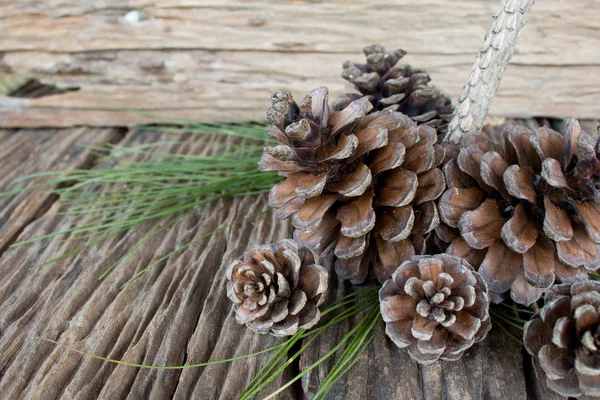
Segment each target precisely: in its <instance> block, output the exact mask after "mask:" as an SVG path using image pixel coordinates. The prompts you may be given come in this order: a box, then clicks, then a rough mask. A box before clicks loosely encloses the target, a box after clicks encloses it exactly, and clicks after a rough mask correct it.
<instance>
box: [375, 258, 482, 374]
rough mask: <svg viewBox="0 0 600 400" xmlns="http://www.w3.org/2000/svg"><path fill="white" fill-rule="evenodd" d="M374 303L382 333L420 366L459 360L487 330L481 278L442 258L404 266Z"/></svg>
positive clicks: (413, 261) (461, 262) (463, 264)
mask: <svg viewBox="0 0 600 400" xmlns="http://www.w3.org/2000/svg"><path fill="white" fill-rule="evenodd" d="M379 301H380V307H381V315H382V316H383V320H384V321H385V323H386V327H385V332H386V334H387V335H388V336H389V338H390V339H392V341H393V342H394V343H395V344H396V345H397V346H398V347H400V348H408V353H409V355H410V356H411V358H412V359H413V360H415V361H417V362H418V363H421V364H430V363H432V362H434V361H436V360H438V359H440V358H441V359H442V360H458V359H459V358H460V357H461V356H462V354H463V352H464V351H465V350H467V349H468V348H469V347H471V346H472V345H473V344H474V343H477V342H479V341H481V340H483V339H484V338H485V336H486V335H487V333H488V332H489V330H490V329H491V327H492V323H491V320H490V317H489V313H488V309H489V299H488V294H487V287H486V285H485V283H484V282H483V279H482V278H481V276H480V275H479V274H478V273H477V272H475V270H473V268H472V267H471V266H470V265H469V264H468V263H467V262H466V261H464V260H462V259H460V258H458V257H453V256H449V255H447V254H441V255H437V256H415V257H412V258H411V259H410V260H408V261H405V262H403V263H402V264H401V265H400V266H399V267H398V269H397V270H396V272H394V274H393V275H392V278H391V279H390V280H388V281H386V282H385V283H384V284H383V287H382V288H381V289H380V291H379Z"/></svg>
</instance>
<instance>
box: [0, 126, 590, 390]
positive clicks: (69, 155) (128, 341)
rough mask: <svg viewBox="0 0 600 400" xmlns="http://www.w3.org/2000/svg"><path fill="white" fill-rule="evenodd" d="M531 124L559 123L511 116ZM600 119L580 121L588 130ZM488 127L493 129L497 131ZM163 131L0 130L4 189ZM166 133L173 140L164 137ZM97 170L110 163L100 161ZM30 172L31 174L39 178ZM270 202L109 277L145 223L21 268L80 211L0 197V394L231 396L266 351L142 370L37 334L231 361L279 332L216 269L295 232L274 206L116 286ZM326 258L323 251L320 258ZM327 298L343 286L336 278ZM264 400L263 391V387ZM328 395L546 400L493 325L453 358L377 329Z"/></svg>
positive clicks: (239, 207) (83, 345) (193, 222)
mask: <svg viewBox="0 0 600 400" xmlns="http://www.w3.org/2000/svg"><path fill="white" fill-rule="evenodd" d="M521 122H524V123H527V124H529V125H530V126H536V125H537V124H539V123H551V124H553V125H554V126H555V127H559V125H560V124H559V122H557V121H546V120H528V121H521ZM594 125H597V121H586V124H585V126H586V127H588V129H590V127H593V126H594ZM494 129H495V130H498V129H500V128H499V127H495V128H494ZM165 139H167V137H166V136H165V135H164V134H161V133H157V132H144V131H135V130H130V131H128V130H124V129H117V128H73V129H36V130H31V129H17V130H4V131H0V160H1V164H0V190H5V189H8V188H13V187H18V186H19V185H24V184H25V183H23V182H21V183H18V184H13V183H11V181H12V180H13V179H15V178H17V177H19V176H21V175H24V174H29V173H33V172H39V171H49V170H63V169H69V168H90V167H93V163H92V161H93V157H92V155H91V154H90V152H89V151H86V150H83V149H81V148H80V147H78V146H79V145H84V144H97V145H98V144H106V143H119V144H121V145H125V146H127V145H135V144H140V143H146V142H151V141H157V140H165ZM199 139H200V137H199V136H198V135H195V136H194V135H182V136H181V137H178V138H177V139H176V140H182V141H185V144H179V145H172V146H171V147H170V148H169V149H168V150H169V151H171V152H178V153H188V154H201V153H203V152H206V151H208V150H207V149H210V148H211V143H217V142H218V141H219V140H222V139H219V138H218V137H216V136H214V137H212V136H211V137H209V140H210V142H208V144H207V142H206V137H204V139H203V140H204V141H200V140H199ZM168 140H171V141H172V140H174V139H173V136H172V135H170V136H168ZM104 167H107V166H104ZM44 179H45V178H37V179H36V180H35V181H34V182H33V183H42V182H43V181H44ZM265 208H266V201H265V196H249V197H245V198H235V199H229V200H223V201H219V202H217V203H215V204H212V205H209V206H206V207H204V208H202V209H199V210H197V211H196V212H194V213H192V214H190V215H188V216H187V217H186V218H184V219H183V220H182V221H181V222H180V223H178V224H177V225H176V226H175V227H173V228H171V229H169V230H167V231H165V232H163V233H161V234H159V235H158V236H156V237H155V238H154V239H153V240H151V241H150V242H148V243H146V244H145V245H144V246H142V247H141V248H139V249H138V250H137V251H136V252H135V253H134V254H133V255H132V256H131V257H129V258H127V259H126V260H124V261H123V262H122V263H121V264H120V265H119V266H118V268H116V269H115V270H114V271H113V272H112V273H111V274H110V275H108V277H106V278H105V279H102V280H98V277H99V276H100V274H101V273H102V272H103V271H104V270H105V269H106V268H107V267H108V266H109V265H110V264H111V263H112V262H114V261H115V260H117V259H118V258H119V257H121V256H122V255H123V254H124V253H125V252H126V251H127V250H128V249H129V248H131V246H133V245H134V244H135V243H136V241H137V240H139V239H140V238H141V237H142V236H143V235H144V233H145V232H146V231H147V230H148V229H149V227H150V226H151V224H146V225H141V226H138V227H136V228H135V229H132V230H130V231H128V232H126V233H124V234H122V235H119V236H117V237H114V238H111V239H109V240H107V241H105V242H102V243H100V244H97V245H94V246H92V247H90V248H88V249H86V250H84V251H82V252H81V253H78V254H73V255H71V256H69V257H67V258H65V259H63V260H60V261H58V262H55V263H53V264H51V265H47V266H45V267H43V268H42V269H40V270H38V271H36V272H30V271H29V268H30V267H32V266H33V265H37V264H40V263H43V262H44V261H47V260H49V259H52V258H54V257H56V256H58V255H62V254H65V253H68V252H69V251H70V250H73V249H75V248H77V247H78V246H80V245H81V241H80V240H79V239H78V238H76V237H70V236H66V237H56V238H50V239H47V240H43V241H40V242H36V243H33V244H30V245H27V246H20V247H10V245H11V244H12V243H14V242H15V241H17V240H19V241H22V240H27V239H30V238H34V237H38V236H41V235H45V234H49V233H52V232H55V231H57V230H60V229H66V228H69V227H77V226H82V225H83V224H85V223H86V222H88V221H89V219H90V218H91V217H90V216H83V217H80V216H78V217H74V216H72V215H61V213H60V212H61V211H64V206H63V205H62V203H61V199H60V198H57V197H56V196H51V195H48V194H47V191H46V190H44V189H35V190H32V191H29V192H23V193H19V194H15V195H11V196H7V197H0V276H1V277H2V279H1V280H0V393H1V395H0V397H1V398H3V399H18V398H23V399H24V398H27V399H44V400H47V399H55V398H65V399H92V398H104V399H120V398H130V399H163V398H177V399H185V398H196V399H216V398H221V399H233V398H235V397H236V395H237V394H239V393H240V392H241V390H242V389H243V388H244V387H245V385H247V383H248V382H249V381H250V380H251V379H252V377H253V376H254V374H255V373H256V372H257V370H258V369H259V368H260V366H261V365H262V364H263V363H264V362H265V361H266V360H267V357H268V356H267V355H265V356H260V357H256V358H252V359H247V360H241V361H236V362H233V363H229V364H220V365H215V366H210V367H205V368H193V369H186V370H149V369H141V368H135V367H128V366H123V365H115V364H111V363H107V362H104V361H101V360H97V359H92V358H90V357H87V356H84V355H81V354H79V353H76V352H73V351H70V350H68V349H65V348H64V347H59V346H57V345H55V344H53V343H50V342H48V341H45V340H43V339H44V338H47V339H51V340H56V341H58V342H60V343H63V344H67V345H70V346H73V347H75V348H77V349H81V350H83V351H86V352H90V353H95V354H99V355H103V356H107V357H110V358H115V359H122V360H126V361H130V362H135V363H144V364H155V365H183V364H186V363H198V362H203V361H208V360H218V359H223V358H229V357H234V356H240V355H244V354H248V353H253V352H256V351H259V350H262V349H264V348H266V347H270V346H273V345H275V344H277V343H280V342H281V339H277V338H273V337H270V336H260V335H257V334H254V333H252V332H250V331H249V330H247V329H245V328H244V327H241V326H238V325H237V324H236V322H235V319H234V316H233V313H232V311H231V304H230V301H229V300H228V299H227V297H226V295H225V291H224V271H225V268H226V267H227V266H228V265H229V263H230V262H231V261H232V260H233V259H235V258H236V257H239V256H240V255H241V254H242V253H243V252H244V250H245V249H247V248H248V247H249V246H252V245H254V244H258V243H270V242H274V241H277V240H278V239H281V238H284V237H288V236H290V234H291V227H290V224H289V223H288V222H282V221H279V220H277V219H276V218H275V216H274V215H273V214H272V213H267V214H264V215H262V216H260V217H259V218H257V219H250V220H246V221H244V222H243V223H240V224H236V225H232V226H230V227H228V228H227V229H224V230H221V231H218V232H216V233H214V234H213V235H212V236H210V237H207V238H204V239H202V240H198V242H197V243H195V244H194V245H192V246H191V247H190V248H189V249H187V250H185V251H182V252H179V253H177V254H175V255H173V256H171V257H170V258H168V259H167V260H166V261H165V262H163V263H161V264H159V265H158V266H156V267H154V268H152V269H151V270H150V271H149V272H148V273H147V274H145V275H143V276H142V277H141V278H140V279H137V280H136V281H134V283H133V284H131V285H129V286H127V287H125V288H124V289H120V286H121V285H122V284H123V283H124V282H126V281H127V280H128V279H129V278H130V277H131V276H132V275H133V274H135V272H136V271H139V270H141V269H143V268H144V267H146V266H147V265H148V264H149V263H150V262H151V261H152V260H154V259H157V258H159V257H160V256H162V255H165V254H168V253H169V252H171V251H173V250H174V249H176V248H177V247H178V246H181V245H183V244H186V243H188V242H190V241H192V240H194V239H198V238H200V237H201V236H203V235H205V234H206V233H207V232H211V231H213V230H214V229H215V228H217V227H219V226H222V225H224V224H225V225H227V224H229V223H231V222H233V221H236V220H239V219H240V218H243V217H244V216H247V215H249V214H251V213H256V212H260V211H262V210H264V209H265ZM330 264H331V259H330V258H328V257H325V265H330ZM330 287H331V292H330V296H329V297H330V300H333V299H335V298H339V297H341V296H342V295H343V294H344V293H346V292H347V291H348V289H349V288H348V285H347V284H345V283H343V282H339V281H338V280H337V279H336V278H335V277H332V279H331V282H330ZM350 324H351V322H349V323H347V324H341V325H340V326H338V327H334V328H332V329H331V330H330V331H328V333H327V335H325V336H323V337H322V338H321V339H319V340H317V343H316V345H313V346H312V347H311V348H310V350H309V351H308V352H306V353H305V354H304V355H303V357H302V359H301V360H300V362H299V363H296V364H294V365H292V366H291V367H290V368H289V369H288V370H287V371H286V372H285V373H284V374H283V376H282V377H280V378H278V379H277V380H276V381H275V382H274V383H273V385H271V386H270V387H269V388H268V390H266V391H264V392H263V393H264V394H268V393H270V392H272V391H273V390H275V389H276V388H277V387H278V386H280V385H282V384H283V383H284V382H285V381H287V379H289V378H290V377H291V376H292V374H294V373H295V372H297V371H298V370H300V369H302V368H303V367H305V366H307V365H309V364H311V363H312V362H314V361H315V360H316V359H318V358H319V357H320V356H321V355H323V354H324V353H325V352H327V351H328V350H329V349H331V347H332V346H333V345H334V344H335V343H336V341H337V340H338V339H339V338H340V337H341V336H343V335H344V334H345V333H346V332H347V331H348V328H349V326H350ZM332 363H333V361H331V362H326V363H324V364H322V365H321V366H320V367H319V368H317V369H315V370H313V371H311V372H310V373H309V374H307V375H306V376H305V378H304V379H303V380H302V381H301V382H298V383H297V384H296V385H293V386H291V387H290V388H289V389H288V390H286V391H285V392H284V393H283V394H282V395H281V396H280V398H285V399H288V398H289V399H303V398H310V397H311V394H312V393H314V392H315V390H316V388H318V387H319V383H320V382H321V381H322V380H323V379H324V377H325V376H326V374H327V371H328V369H329V368H330V367H331V366H332ZM259 397H260V396H259ZM330 398H331V399H381V400H384V399H411V400H412V399H526V398H530V399H556V398H558V397H555V396H553V395H552V394H550V393H549V392H547V391H546V390H545V389H544V387H543V386H542V385H540V384H539V382H538V381H537V380H536V379H534V375H533V372H532V369H531V363H530V360H529V358H528V356H526V355H525V352H524V351H523V349H522V348H521V347H520V346H519V345H518V344H516V343H515V342H513V341H511V340H510V339H509V338H508V337H507V336H505V335H503V334H502V333H500V332H497V331H495V330H494V331H492V333H491V334H490V335H489V337H488V339H487V340H485V341H484V342H483V343H480V344H477V345H475V346H474V347H473V348H472V349H471V350H470V351H468V352H467V353H466V354H465V356H464V357H463V358H462V359H461V360H459V361H457V362H453V363H451V362H438V363H435V364H433V365H431V366H419V365H417V364H416V363H414V362H413V361H411V360H410V358H409V357H408V355H407V354H406V353H405V352H404V351H401V350H399V349H397V348H396V347H395V346H394V345H393V344H391V342H390V341H389V340H388V339H387V338H386V336H385V334H384V333H383V330H382V329H381V330H380V331H379V332H378V334H377V336H376V338H375V340H374V341H373V343H372V344H371V345H370V346H369V347H368V349H367V351H366V352H365V353H364V354H363V355H362V356H361V358H360V360H359V361H358V363H357V364H356V365H355V367H354V368H353V369H352V370H351V371H350V372H349V373H348V374H347V375H346V376H345V377H344V378H343V379H342V380H341V381H340V382H338V383H337V384H336V385H335V387H334V388H333V390H332V392H331V394H330Z"/></svg>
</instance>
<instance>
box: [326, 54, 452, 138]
mask: <svg viewBox="0 0 600 400" xmlns="http://www.w3.org/2000/svg"><path fill="white" fill-rule="evenodd" d="M363 51H364V53H365V56H366V58H367V63H366V64H356V63H354V62H352V61H346V62H345V63H344V66H343V68H344V71H343V72H342V78H344V79H346V80H347V81H349V82H351V83H352V84H353V85H354V86H355V87H356V89H358V91H360V93H361V94H355V93H348V94H345V95H343V96H342V97H340V98H339V99H336V100H335V101H334V102H333V109H334V110H342V109H344V108H345V107H347V106H348V104H350V103H351V102H352V101H354V100H357V99H358V98H360V97H362V96H367V97H368V99H369V101H370V102H371V103H372V104H373V107H374V111H379V110H383V109H391V110H394V111H400V112H401V113H403V114H406V115H408V116H409V117H411V118H413V119H414V120H415V121H417V122H419V123H425V124H427V125H430V126H432V127H434V128H437V130H438V133H439V134H443V133H445V132H446V129H447V126H448V123H449V121H450V119H451V118H452V112H453V111H454V108H453V107H452V105H451V102H450V98H449V97H448V96H446V95H444V94H443V93H441V92H440V91H439V90H438V89H437V88H435V87H434V86H430V85H429V81H431V78H430V77H429V75H428V74H427V73H426V72H425V71H424V70H422V69H413V68H412V67H411V66H410V65H396V63H398V61H399V60H400V59H401V58H402V57H404V55H405V54H406V52H405V51H404V50H402V49H398V50H395V51H393V52H391V53H389V54H387V55H386V54H385V48H384V47H383V46H381V45H379V44H373V45H371V46H367V47H365V48H364V49H363Z"/></svg>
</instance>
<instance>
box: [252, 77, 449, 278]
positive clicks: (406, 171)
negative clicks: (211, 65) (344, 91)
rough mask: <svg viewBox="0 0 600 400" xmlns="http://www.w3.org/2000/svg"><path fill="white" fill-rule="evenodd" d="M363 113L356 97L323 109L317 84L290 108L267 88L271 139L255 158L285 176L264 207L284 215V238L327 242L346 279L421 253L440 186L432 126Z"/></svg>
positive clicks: (364, 106)
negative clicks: (289, 232) (289, 231)
mask: <svg viewBox="0 0 600 400" xmlns="http://www.w3.org/2000/svg"><path fill="white" fill-rule="evenodd" d="M370 109H371V104H370V103H369V101H368V100H367V98H366V97H362V98H360V99H358V100H355V101H353V102H352V103H350V104H349V105H348V106H347V107H346V108H344V109H343V110H341V111H336V112H333V113H330V111H329V107H328V105H327V88H324V87H321V88H318V89H315V90H313V91H312V92H311V93H310V94H309V95H308V96H306V98H305V99H304V100H303V101H302V102H301V103H300V104H296V102H295V101H294V99H293V98H292V96H291V94H290V93H289V92H277V93H275V94H274V95H273V105H272V106H271V108H270V109H269V110H268V111H267V117H268V119H269V121H271V122H272V123H273V127H272V128H271V129H270V131H269V134H270V135H271V136H273V137H275V138H276V139H277V140H278V141H279V142H280V143H281V145H279V146H275V147H266V148H265V151H264V154H263V158H262V160H261V162H260V163H259V167H260V169H261V170H263V171H278V172H279V173H280V174H281V175H283V176H285V177H286V179H285V180H284V181H283V182H282V183H280V184H278V185H276V186H274V187H273V189H272V190H271V193H270V194H269V205H270V206H272V207H275V208H277V209H278V216H279V217H280V218H287V217H288V216H291V215H293V218H292V222H293V225H294V227H295V228H296V232H295V233H294V238H295V239H296V240H297V241H298V242H299V243H302V244H303V245H306V246H309V247H311V248H314V249H316V250H318V251H322V250H323V249H325V248H326V247H327V246H328V245H329V244H331V243H333V242H335V243H336V247H335V250H334V253H335V255H336V257H337V260H336V271H337V273H338V274H339V275H340V276H341V277H343V278H345V279H350V280H351V281H353V282H354V283H360V282H363V281H364V280H365V279H366V278H367V276H368V272H369V265H370V264H373V265H374V270H375V274H376V276H377V278H378V279H379V280H380V281H381V282H383V280H385V279H387V278H388V277H389V276H390V275H391V273H392V272H393V271H394V270H395V269H396V267H397V266H398V265H400V263H401V262H402V261H404V260H406V259H408V258H409V257H410V256H412V255H414V254H422V253H423V251H424V246H425V245H424V243H425V239H424V235H427V234H428V233H429V232H431V231H432V230H433V229H434V228H435V227H436V226H437V224H438V223H439V216H438V211H437V207H436V206H435V203H434V201H435V200H436V199H437V198H438V197H439V196H440V195H441V194H442V192H443V191H444V189H445V182H444V176H443V173H442V171H441V169H440V168H438V167H439V166H440V165H441V163H442V162H443V159H444V154H445V152H444V149H443V148H442V147H441V146H440V145H438V144H437V143H436V142H437V136H436V131H435V129H433V128H431V127H429V126H424V125H420V126H417V124H416V123H415V122H414V121H413V120H411V119H410V118H409V117H407V116H406V115H404V114H402V113H400V112H395V111H380V112H377V113H372V114H369V115H366V114H367V112H368V111H369V110H370Z"/></svg>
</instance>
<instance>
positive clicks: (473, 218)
mask: <svg viewBox="0 0 600 400" xmlns="http://www.w3.org/2000/svg"><path fill="white" fill-rule="evenodd" d="M565 128H566V134H565V136H564V138H563V136H562V135H561V134H560V133H558V132H556V131H553V130H552V129H549V128H546V127H542V128H538V129H536V130H535V132H533V131H531V130H529V129H527V128H525V127H522V126H508V127H507V128H506V129H505V131H504V134H503V135H504V139H505V145H504V150H502V148H501V146H496V145H493V144H491V143H489V142H486V141H485V140H483V139H482V137H480V136H479V137H475V138H474V139H472V140H470V141H469V143H467V145H466V147H464V148H462V149H461V150H460V153H459V155H458V157H457V158H456V160H451V161H449V162H448V163H447V164H446V165H445V166H444V173H445V176H446V181H447V185H448V190H447V191H446V192H445V193H444V194H443V196H442V197H441V198H440V201H439V204H438V205H439V211H440V217H441V219H442V221H443V222H444V223H445V224H447V226H443V225H442V226H439V227H438V229H437V230H436V234H437V235H438V237H439V238H440V239H441V240H452V243H451V245H450V247H449V248H448V250H447V252H448V253H449V254H453V255H456V256H459V257H464V258H466V259H467V261H468V262H469V263H471V265H473V266H474V267H475V268H477V269H478V271H479V273H481V275H482V276H483V279H484V280H485V281H486V283H487V285H488V287H489V289H490V296H491V298H492V300H493V301H494V302H500V301H501V300H502V299H503V298H504V297H505V296H506V294H507V291H509V290H510V295H511V297H512V299H513V300H514V301H515V302H517V303H520V304H524V305H530V304H531V303H533V302H534V301H536V300H537V299H538V298H539V297H540V296H541V294H542V293H543V291H544V290H545V289H547V288H548V287H550V286H551V285H552V284H553V282H554V279H555V275H556V276H557V277H558V278H559V279H560V280H561V281H562V282H574V281H576V280H579V279H585V277H586V276H587V273H586V269H589V270H596V269H598V267H599V266H600V201H599V199H600V195H599V192H598V188H599V187H600V175H599V173H600V168H599V165H600V162H599V161H598V158H599V157H598V144H596V146H594V140H593V139H592V138H591V137H590V136H589V135H588V134H587V133H585V132H583V131H582V130H581V127H580V126H579V123H578V122H577V121H575V120H573V119H569V120H567V122H566V125H565ZM454 228H457V230H455V229H454Z"/></svg>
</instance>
